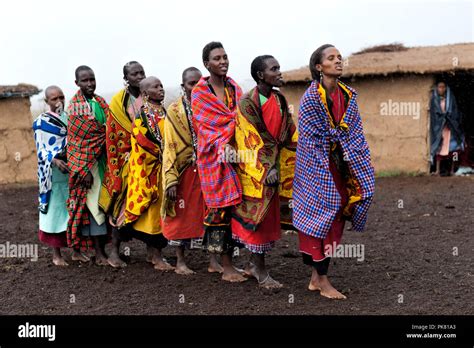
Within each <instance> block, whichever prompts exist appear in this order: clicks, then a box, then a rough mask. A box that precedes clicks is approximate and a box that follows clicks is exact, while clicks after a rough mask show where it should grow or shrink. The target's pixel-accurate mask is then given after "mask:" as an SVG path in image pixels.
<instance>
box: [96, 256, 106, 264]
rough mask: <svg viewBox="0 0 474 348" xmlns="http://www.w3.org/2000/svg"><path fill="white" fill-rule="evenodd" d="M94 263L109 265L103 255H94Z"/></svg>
mask: <svg viewBox="0 0 474 348" xmlns="http://www.w3.org/2000/svg"><path fill="white" fill-rule="evenodd" d="M95 264H96V265H97V266H109V261H108V260H107V258H106V257H105V256H103V255H96V256H95Z"/></svg>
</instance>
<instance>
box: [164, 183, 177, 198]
mask: <svg viewBox="0 0 474 348" xmlns="http://www.w3.org/2000/svg"><path fill="white" fill-rule="evenodd" d="M176 191H177V190H176V185H173V186H171V187H168V188H167V189H166V197H167V198H168V199H169V200H171V201H175V200H176Z"/></svg>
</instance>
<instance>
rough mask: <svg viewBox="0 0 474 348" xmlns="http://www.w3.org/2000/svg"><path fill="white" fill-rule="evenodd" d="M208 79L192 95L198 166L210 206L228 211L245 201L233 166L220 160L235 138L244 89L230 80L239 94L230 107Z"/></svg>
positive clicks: (228, 83) (202, 185)
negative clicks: (220, 98) (212, 87)
mask: <svg viewBox="0 0 474 348" xmlns="http://www.w3.org/2000/svg"><path fill="white" fill-rule="evenodd" d="M208 79H209V77H203V78H201V80H200V81H199V82H198V83H197V84H196V86H195V87H194V89H193V92H192V95H191V104H192V110H193V116H194V125H195V128H196V134H197V137H198V148H197V165H198V171H199V176H200V179H201V188H202V193H203V197H204V200H205V202H206V204H207V206H208V207H209V208H224V207H228V206H233V205H236V204H238V203H240V202H241V200H242V187H241V185H240V181H239V179H238V177H237V174H236V172H235V170H234V168H233V167H232V164H231V163H226V162H224V161H222V158H221V157H220V155H221V154H222V153H220V151H223V149H224V146H225V145H226V144H228V143H230V142H231V141H232V139H233V137H234V132H235V118H236V114H237V110H238V109H237V104H238V101H239V100H240V97H241V96H242V90H241V88H240V87H239V86H238V85H237V83H235V81H234V80H232V79H231V78H230V77H227V81H226V84H227V86H228V87H229V88H233V89H234V91H235V100H234V101H233V102H232V104H233V105H232V107H231V108H229V107H228V106H227V105H226V104H225V103H224V102H223V101H221V100H219V99H218V98H217V96H216V95H215V94H214V93H212V91H211V89H210V88H209V85H208Z"/></svg>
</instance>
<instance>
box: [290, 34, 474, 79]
mask: <svg viewBox="0 0 474 348" xmlns="http://www.w3.org/2000/svg"><path fill="white" fill-rule="evenodd" d="M385 46H386V45H384V47H385ZM460 70H473V71H474V43H464V44H454V45H445V46H426V47H413V48H405V47H403V49H398V50H394V51H387V50H385V51H383V52H380V51H377V48H376V47H374V48H370V49H365V50H363V51H361V52H359V53H357V54H353V55H351V56H349V57H348V60H347V65H345V66H344V75H343V77H353V76H370V75H390V74H434V73H443V72H454V71H460ZM283 78H284V79H285V81H286V82H290V83H291V82H304V81H310V80H311V73H310V71H309V68H308V67H307V66H306V67H303V68H300V69H295V70H290V71H287V72H284V73H283Z"/></svg>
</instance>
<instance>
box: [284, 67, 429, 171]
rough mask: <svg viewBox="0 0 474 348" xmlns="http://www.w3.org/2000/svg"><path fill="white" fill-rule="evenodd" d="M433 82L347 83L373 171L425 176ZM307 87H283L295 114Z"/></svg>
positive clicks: (398, 78) (361, 80) (422, 77)
mask: <svg viewBox="0 0 474 348" xmlns="http://www.w3.org/2000/svg"><path fill="white" fill-rule="evenodd" d="M433 82H434V78H433V76H432V75H415V76H413V75H411V76H408V75H400V76H395V77H394V76H387V77H379V76H377V77H364V78H357V79H353V80H352V81H351V82H349V84H350V85H351V86H352V87H353V88H355V89H356V91H357V93H358V105H359V110H360V113H361V117H362V122H363V126H364V133H365V135H366V138H367V141H368V143H369V146H370V150H371V155H372V163H373V164H374V167H375V170H376V172H378V173H380V172H418V173H428V170H429V144H428V140H429V137H428V134H429V133H428V130H429V109H428V107H429V98H430V94H429V92H430V89H431V87H432V85H433ZM308 85H309V83H307V82H301V83H294V84H289V85H287V86H285V87H284V88H282V92H283V93H284V94H285V95H286V96H287V98H288V102H289V104H292V105H293V106H294V110H295V114H297V112H298V109H299V100H300V98H301V96H302V95H303V93H304V91H305V89H306V88H307V86H308ZM402 103H405V104H402ZM406 103H408V104H406ZM397 108H398V110H397Z"/></svg>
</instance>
